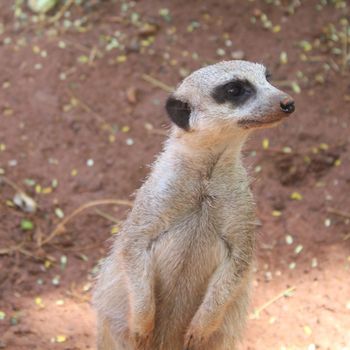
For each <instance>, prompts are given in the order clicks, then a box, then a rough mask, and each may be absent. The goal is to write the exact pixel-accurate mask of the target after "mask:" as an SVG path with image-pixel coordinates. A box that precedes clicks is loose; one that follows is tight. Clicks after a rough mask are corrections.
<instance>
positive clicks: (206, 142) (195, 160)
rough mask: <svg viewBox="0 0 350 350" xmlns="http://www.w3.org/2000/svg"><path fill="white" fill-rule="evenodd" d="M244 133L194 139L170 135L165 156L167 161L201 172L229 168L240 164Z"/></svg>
mask: <svg viewBox="0 0 350 350" xmlns="http://www.w3.org/2000/svg"><path fill="white" fill-rule="evenodd" d="M187 136H188V137H187ZM246 138H247V134H246V133H240V134H237V135H232V134H231V135H225V134H223V135H222V136H221V135H219V136H217V137H214V136H213V135H208V137H201V138H196V136H195V135H193V134H192V135H183V136H180V137H179V136H178V135H174V134H173V135H172V136H171V137H170V138H169V139H168V141H167V143H166V145H165V152H164V153H165V154H167V155H168V156H169V158H168V159H169V161H170V160H171V159H173V160H174V162H175V163H178V162H182V163H184V164H188V167H189V168H193V169H196V171H201V170H204V171H206V169H207V168H208V167H209V168H213V167H216V166H223V167H224V166H230V165H233V164H234V163H237V162H240V154H241V150H242V146H243V144H244V142H245V140H246Z"/></svg>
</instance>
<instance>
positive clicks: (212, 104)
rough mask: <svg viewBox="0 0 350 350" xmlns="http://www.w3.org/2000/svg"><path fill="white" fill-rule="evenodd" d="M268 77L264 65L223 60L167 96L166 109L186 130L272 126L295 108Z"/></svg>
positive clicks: (288, 97)
mask: <svg viewBox="0 0 350 350" xmlns="http://www.w3.org/2000/svg"><path fill="white" fill-rule="evenodd" d="M269 79H270V74H269V72H268V71H267V69H266V68H265V67H264V66H263V65H261V64H257V63H251V62H247V61H238V60H237V61H224V62H220V63H217V64H214V65H211V66H208V67H204V68H201V69H199V70H197V71H195V72H194V73H192V74H191V75H190V76H188V77H187V78H186V79H185V80H184V81H183V82H182V83H181V84H180V85H179V86H178V88H177V89H176V91H175V92H174V93H173V94H172V95H171V96H170V97H169V98H168V100H167V103H166V110H167V112H168V114H169V117H170V119H171V120H172V121H173V122H174V123H175V124H176V125H177V126H178V127H180V128H182V129H183V130H185V131H192V132H200V131H204V130H207V131H210V130H214V129H215V130H225V131H230V130H233V129H236V130H237V129H241V130H242V129H253V128H259V127H269V126H272V125H275V124H276V123H278V122H280V121H281V120H282V119H283V118H284V117H286V116H288V115H290V114H291V113H293V112H294V109H295V106H294V101H293V99H292V98H291V97H290V96H289V95H287V94H286V93H284V92H282V91H280V90H278V89H277V88H275V87H274V86H272V85H271V84H270V82H269Z"/></svg>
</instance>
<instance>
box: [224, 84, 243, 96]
mask: <svg viewBox="0 0 350 350" xmlns="http://www.w3.org/2000/svg"><path fill="white" fill-rule="evenodd" d="M226 91H227V93H228V94H229V95H230V96H234V97H238V96H241V95H243V94H244V92H245V91H244V87H243V86H242V84H241V83H239V82H237V83H229V84H227V90H226Z"/></svg>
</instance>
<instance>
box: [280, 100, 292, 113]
mask: <svg viewBox="0 0 350 350" xmlns="http://www.w3.org/2000/svg"><path fill="white" fill-rule="evenodd" d="M280 106H281V110H282V111H283V112H284V113H288V114H290V113H293V112H294V111H295V104H294V101H293V100H292V99H290V98H285V99H284V100H283V101H281V102H280Z"/></svg>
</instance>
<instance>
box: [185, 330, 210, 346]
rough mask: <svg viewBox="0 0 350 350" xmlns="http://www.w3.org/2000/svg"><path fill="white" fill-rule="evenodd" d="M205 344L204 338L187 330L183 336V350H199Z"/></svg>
mask: <svg viewBox="0 0 350 350" xmlns="http://www.w3.org/2000/svg"><path fill="white" fill-rule="evenodd" d="M205 342H206V337H204V336H203V335H201V334H199V333H197V332H196V331H194V330H193V331H192V330H189V331H188V332H187V334H186V336H185V345H184V350H200V349H201V348H202V347H203V345H204V344H205Z"/></svg>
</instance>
